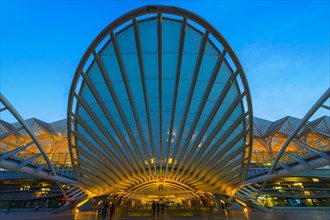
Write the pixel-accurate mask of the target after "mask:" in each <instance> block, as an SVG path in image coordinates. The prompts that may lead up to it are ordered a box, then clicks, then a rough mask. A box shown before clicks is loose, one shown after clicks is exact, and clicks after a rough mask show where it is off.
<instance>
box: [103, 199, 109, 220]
mask: <svg viewBox="0 0 330 220" xmlns="http://www.w3.org/2000/svg"><path fill="white" fill-rule="evenodd" d="M108 208H109V203H108V202H107V201H104V204H103V209H102V219H103V220H104V219H105V217H106V216H107V213H108Z"/></svg>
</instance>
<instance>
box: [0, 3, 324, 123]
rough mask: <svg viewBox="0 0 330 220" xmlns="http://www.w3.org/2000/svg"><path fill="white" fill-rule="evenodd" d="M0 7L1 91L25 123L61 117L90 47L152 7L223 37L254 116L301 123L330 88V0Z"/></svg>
mask: <svg viewBox="0 0 330 220" xmlns="http://www.w3.org/2000/svg"><path fill="white" fill-rule="evenodd" d="M0 1H1V78H0V80H1V84H0V86H1V87H0V90H1V92H2V93H3V94H4V95H5V97H6V98H7V99H8V100H9V101H10V102H11V103H12V105H13V106H14V107H15V108H16V109H17V110H18V111H19V113H20V114H21V115H22V116H23V118H25V119H27V118H31V117H35V118H39V119H41V120H44V121H46V122H53V121H57V120H60V119H64V118H66V114H67V102H68V95H69V89H70V85H71V81H72V78H73V75H74V72H75V69H76V67H77V65H78V63H79V61H80V59H81V57H82V55H83V54H84V52H85V50H86V49H87V47H88V46H89V44H90V43H91V42H92V41H93V40H94V38H95V37H96V36H97V35H98V34H99V33H100V32H101V31H102V30H103V29H104V28H105V27H106V26H107V25H108V24H109V23H110V22H112V21H113V20H114V19H116V18H117V17H119V16H120V15H122V14H124V13H126V12H128V11H130V10H132V9H134V8H137V7H140V6H144V5H151V4H163V5H173V6H178V7H182V8H185V9H187V10H190V11H192V12H194V13H196V14H198V15H200V16H202V17H204V18H205V19H206V20H207V21H209V22H210V23H211V24H212V25H213V26H215V27H216V28H217V29H218V31H219V32H220V33H222V35H223V36H224V37H225V38H226V40H227V41H228V42H229V44H230V45H231V46H232V48H233V49H234V51H235V52H236V54H237V56H238V58H239V60H240V62H241V63H242V65H243V68H244V70H245V73H246V76H247V79H248V83H249V87H250V90H251V95H252V104H253V111H254V116H257V117H260V118H264V119H268V120H271V121H274V120H277V119H280V118H282V117H285V116H287V115H290V116H293V117H297V118H302V117H303V116H304V115H305V113H306V112H307V111H308V110H309V109H310V107H311V106H312V105H313V104H314V103H315V102H316V100H317V99H318V98H319V97H320V96H321V95H322V94H323V93H324V92H325V91H326V89H327V88H328V87H329V86H330V73H329V40H330V39H329V1H328V0H327V1H315V0H312V1H207V0H204V1H123V0H121V1H12V0H10V1H5V0H0ZM329 104H330V103H329ZM321 114H323V115H325V114H327V112H325V111H324V112H323V113H321ZM319 116H321V115H319ZM1 119H3V120H6V121H9V122H12V119H11V118H9V117H7V115H6V114H4V113H1Z"/></svg>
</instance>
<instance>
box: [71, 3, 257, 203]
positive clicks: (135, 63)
mask: <svg viewBox="0 0 330 220" xmlns="http://www.w3.org/2000/svg"><path fill="white" fill-rule="evenodd" d="M252 118H253V117H252V106H251V98H250V93H249V89H248V85H247V82H246V78H245V75H244V72H243V69H242V67H241V65H240V63H239V61H238V59H237V57H236V55H235V53H234V52H233V50H232V49H231V47H230V46H229V44H228V43H227V41H226V40H225V39H224V38H223V37H222V35H221V34H220V33H219V32H218V31H217V30H216V29H214V27H213V26H211V25H210V24H209V23H207V22H206V21H205V20H204V19H202V18H201V17H199V16H197V15H195V14H193V13H191V12H188V11H186V10H183V9H179V8H174V7H169V6H146V7H142V8H138V9H136V10H133V11H131V12H129V13H127V14H125V15H123V16H121V17H119V18H118V19H117V20H115V21H113V22H112V23H111V24H110V25H109V26H107V27H106V28H105V29H104V30H103V31H102V32H101V33H100V34H99V35H98V36H97V37H96V39H95V40H94V41H93V42H92V44H91V45H90V47H89V48H88V49H87V51H86V53H85V54H84V56H83V58H82V60H81V62H80V63H79V65H78V68H77V70H76V73H75V76H74V79H73V83H72V87H71V91H70V98H69V107H68V128H71V129H69V140H72V142H70V145H69V146H70V151H71V152H72V153H73V152H76V153H77V158H75V161H76V162H75V166H74V168H75V172H76V173H77V177H78V181H79V182H80V184H81V186H83V187H84V188H85V189H87V190H89V191H90V192H92V193H93V194H95V195H101V194H107V193H113V192H120V193H127V194H135V195H137V194H139V193H140V194H141V195H144V194H148V193H146V190H147V191H148V190H149V191H150V192H153V191H157V190H158V191H160V190H163V191H164V192H165V193H167V194H171V193H172V194H180V187H176V185H175V184H177V185H180V186H181V189H185V190H183V191H184V193H185V194H186V195H189V196H188V197H187V198H190V196H191V195H198V194H203V193H208V192H211V193H230V192H233V191H235V190H237V189H238V187H239V186H240V185H241V184H242V182H243V181H244V178H245V175H246V171H247V166H246V164H248V160H249V157H250V152H251V146H252V143H251V141H252V138H251V140H249V142H248V143H246V135H247V134H249V135H251V136H252V128H253V126H252ZM71 124H74V126H73V127H71ZM72 136H74V140H73V139H72V138H71V137H72ZM160 185H161V186H162V187H160V188H157V186H160ZM139 186H141V187H139ZM142 186H143V187H144V188H142ZM145 186H148V187H147V188H145ZM173 189H177V190H178V192H175V190H173ZM186 189H189V190H186ZM182 193H183V192H182ZM182 193H181V194H182ZM160 194H162V193H160Z"/></svg>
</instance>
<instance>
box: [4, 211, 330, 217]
mask: <svg viewBox="0 0 330 220" xmlns="http://www.w3.org/2000/svg"><path fill="white" fill-rule="evenodd" d="M108 219H109V216H107V217H106V220H108ZM244 219H246V220H273V219H274V220H330V209H328V210H326V209H323V210H315V209H313V210H306V209H305V210H281V211H279V210H275V211H274V212H273V213H265V212H258V211H252V212H242V211H234V210H233V211H230V212H229V213H224V212H222V213H220V214H219V215H210V216H192V217H189V216H186V217H177V216H175V217H174V216H172V217H170V216H164V217H155V218H154V219H153V218H152V217H145V216H144V217H114V218H113V220H244ZM0 220H102V218H101V217H97V215H96V212H79V213H60V214H52V213H51V212H49V211H39V212H34V211H15V210H13V211H12V212H10V213H9V214H6V212H0Z"/></svg>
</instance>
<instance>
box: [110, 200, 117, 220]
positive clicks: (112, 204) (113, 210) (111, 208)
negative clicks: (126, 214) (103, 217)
mask: <svg viewBox="0 0 330 220" xmlns="http://www.w3.org/2000/svg"><path fill="white" fill-rule="evenodd" d="M115 209H116V207H115V203H114V202H111V205H110V212H109V214H110V220H111V219H112V216H113V214H114V213H115Z"/></svg>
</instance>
